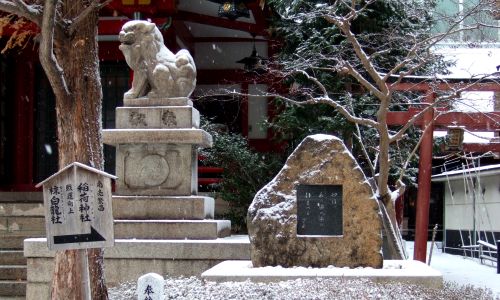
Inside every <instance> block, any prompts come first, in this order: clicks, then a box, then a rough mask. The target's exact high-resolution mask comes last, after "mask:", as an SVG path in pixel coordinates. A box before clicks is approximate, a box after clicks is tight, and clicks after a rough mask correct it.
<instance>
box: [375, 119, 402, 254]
mask: <svg viewBox="0 0 500 300" xmlns="http://www.w3.org/2000/svg"><path fill="white" fill-rule="evenodd" d="M378 121H379V122H380V120H378ZM383 121H384V123H383V124H384V125H383V126H381V127H382V128H380V129H379V130H378V132H379V136H380V138H379V151H380V154H379V166H380V168H379V177H378V181H377V184H378V193H379V194H378V195H377V196H378V197H379V202H382V203H381V206H383V208H382V207H381V210H382V216H383V219H384V229H385V233H386V235H387V240H388V242H389V246H390V249H391V254H392V257H393V259H406V258H407V257H406V254H405V251H404V250H403V245H402V237H401V232H400V231H399V229H398V225H397V219H396V207H395V205H394V203H395V201H396V199H392V195H391V193H390V192H391V191H390V189H389V186H388V185H387V182H388V181H389V168H390V165H391V161H390V157H389V141H390V138H389V131H388V128H387V125H385V124H387V123H386V121H385V115H384V120H383Z"/></svg>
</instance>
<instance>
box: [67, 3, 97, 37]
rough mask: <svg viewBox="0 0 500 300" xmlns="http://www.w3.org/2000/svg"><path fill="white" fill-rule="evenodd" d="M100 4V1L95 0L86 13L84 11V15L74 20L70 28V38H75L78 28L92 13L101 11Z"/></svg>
mask: <svg viewBox="0 0 500 300" xmlns="http://www.w3.org/2000/svg"><path fill="white" fill-rule="evenodd" d="M99 2H100V0H94V1H93V2H92V4H90V5H89V6H88V7H87V8H86V9H85V10H84V11H82V13H81V14H80V15H79V16H78V17H76V18H74V19H73V20H72V22H71V26H70V27H69V36H73V35H74V34H75V32H76V29H77V28H78V26H79V25H80V24H81V23H82V21H83V20H84V19H85V18H86V17H87V16H88V15H89V14H90V13H91V12H93V11H97V10H99V8H100V5H99Z"/></svg>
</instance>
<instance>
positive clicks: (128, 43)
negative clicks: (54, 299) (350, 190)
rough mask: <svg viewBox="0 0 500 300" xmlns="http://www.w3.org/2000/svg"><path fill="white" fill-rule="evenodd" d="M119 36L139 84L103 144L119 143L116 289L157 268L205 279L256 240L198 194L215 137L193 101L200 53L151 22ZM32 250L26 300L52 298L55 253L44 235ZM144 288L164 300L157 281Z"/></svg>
mask: <svg viewBox="0 0 500 300" xmlns="http://www.w3.org/2000/svg"><path fill="white" fill-rule="evenodd" d="M119 38H120V40H121V42H122V45H121V46H120V49H121V50H122V51H123V52H124V54H125V57H126V60H127V62H128V63H129V64H130V67H131V68H132V69H134V81H133V84H132V89H131V90H130V91H128V92H127V93H126V94H125V96H124V107H118V108H117V109H116V129H108V130H103V132H102V136H103V141H104V143H106V144H108V145H113V146H115V147H116V154H117V155H116V176H118V179H117V180H116V186H115V194H114V196H113V197H112V204H113V217H114V236H115V246H114V247H113V248H108V249H107V250H106V251H105V254H104V255H105V261H106V268H105V276H106V284H107V286H108V287H112V286H116V285H118V284H119V283H122V282H126V281H129V280H134V281H135V280H137V279H138V278H139V277H140V276H142V275H144V274H146V273H150V272H155V273H157V274H162V275H164V276H181V275H182V276H186V277H189V276H199V275H200V274H201V273H202V272H203V271H205V270H207V269H209V268H211V267H213V266H214V265H216V264H218V263H220V262H222V261H224V260H226V259H235V260H241V259H249V258H250V247H249V241H248V238H246V237H245V236H230V232H231V231H230V230H231V222H230V221H228V220H214V219H213V217H214V199H213V198H210V197H204V196H200V195H198V193H197V183H198V174H197V172H198V168H197V163H198V160H197V153H196V148H197V147H198V146H202V147H210V146H211V145H212V137H211V136H210V135H209V134H208V133H206V132H205V131H203V130H201V129H199V113H198V111H197V110H196V109H194V108H193V103H192V102H191V100H190V99H189V98H188V97H189V95H190V94H191V93H192V92H193V89H194V87H195V84H196V67H195V65H194V62H193V58H192V57H191V55H190V54H189V52H187V51H185V50H181V51H179V52H178V53H177V54H173V53H171V52H170V51H169V50H168V49H167V48H166V47H165V46H163V38H162V36H161V34H160V32H159V30H158V29H157V28H156V26H155V25H154V24H152V23H150V22H145V21H131V22H128V23H126V24H125V25H124V26H123V30H122V31H121V32H120V37H119ZM24 250H25V256H26V258H27V261H28V285H27V291H26V299H28V300H35V299H48V298H50V288H51V281H52V274H53V270H54V258H53V257H54V254H55V253H54V251H48V249H47V242H46V240H45V239H26V240H25V247H24ZM148 291H149V292H150V293H149V294H147V292H148ZM151 291H152V292H154V293H152V292H151ZM142 292H143V293H142V295H141V296H144V299H145V298H146V297H149V298H151V299H155V298H154V297H153V296H154V295H156V289H155V288H154V287H153V286H151V289H148V288H147V285H146V287H145V288H144V290H142Z"/></svg>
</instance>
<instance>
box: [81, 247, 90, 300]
mask: <svg viewBox="0 0 500 300" xmlns="http://www.w3.org/2000/svg"><path fill="white" fill-rule="evenodd" d="M78 259H79V262H78V263H79V264H80V276H81V278H82V299H83V300H92V299H91V298H90V295H91V293H90V275H89V259H88V253H87V249H78Z"/></svg>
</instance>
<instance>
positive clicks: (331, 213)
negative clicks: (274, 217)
mask: <svg viewBox="0 0 500 300" xmlns="http://www.w3.org/2000/svg"><path fill="white" fill-rule="evenodd" d="M342 215H343V213H342V185H298V186H297V235H342V234H343V231H342V229H343V226H342V221H343V219H342Z"/></svg>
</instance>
